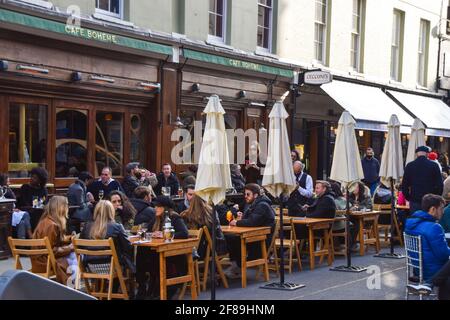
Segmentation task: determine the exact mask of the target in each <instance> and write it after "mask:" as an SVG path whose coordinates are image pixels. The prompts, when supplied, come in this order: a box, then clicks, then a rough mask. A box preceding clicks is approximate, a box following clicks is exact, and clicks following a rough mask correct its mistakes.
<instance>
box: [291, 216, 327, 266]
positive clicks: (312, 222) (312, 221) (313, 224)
mask: <svg viewBox="0 0 450 320" xmlns="http://www.w3.org/2000/svg"><path fill="white" fill-rule="evenodd" d="M289 218H290V219H292V222H293V223H294V224H299V225H304V226H306V227H307V228H308V241H309V257H310V259H309V267H310V269H311V270H314V268H315V257H316V256H323V255H324V254H328V263H329V264H331V263H330V259H331V257H332V255H331V252H330V250H331V248H328V249H327V250H326V251H327V252H325V251H324V250H319V251H315V250H314V229H315V228H320V227H321V226H325V225H327V226H329V225H330V224H333V222H334V219H327V218H324V219H322V218H306V217H289Z"/></svg>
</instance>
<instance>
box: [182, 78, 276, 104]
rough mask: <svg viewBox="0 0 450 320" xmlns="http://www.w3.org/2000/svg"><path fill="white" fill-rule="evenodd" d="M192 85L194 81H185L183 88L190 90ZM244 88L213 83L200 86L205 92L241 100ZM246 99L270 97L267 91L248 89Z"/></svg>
mask: <svg viewBox="0 0 450 320" xmlns="http://www.w3.org/2000/svg"><path fill="white" fill-rule="evenodd" d="M191 86H192V83H190V82H184V81H183V86H182V89H183V90H184V91H190V90H191ZM241 90H242V89H229V88H224V87H217V86H213V85H207V84H202V85H201V87H200V91H201V93H203V94H205V93H206V94H208V95H211V94H217V95H219V97H222V96H224V97H231V98H236V100H239V99H240V98H239V96H238V94H239V91H241ZM243 99H245V100H256V101H266V100H267V99H268V95H267V93H266V92H264V93H261V92H253V91H246V97H245V98H243Z"/></svg>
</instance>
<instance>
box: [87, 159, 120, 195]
mask: <svg viewBox="0 0 450 320" xmlns="http://www.w3.org/2000/svg"><path fill="white" fill-rule="evenodd" d="M115 190H118V191H121V192H123V189H122V186H121V185H120V183H119V181H117V180H114V179H113V178H112V169H111V168H110V167H104V168H103V169H102V173H101V176H100V178H99V179H98V180H96V181H94V182H92V183H91V184H90V185H89V186H88V187H87V191H88V192H90V193H91V194H92V195H93V196H94V199H95V201H98V200H103V199H106V198H107V197H108V195H109V194H110V193H111V192H112V191H115ZM100 191H103V196H102V199H100V197H99V193H100Z"/></svg>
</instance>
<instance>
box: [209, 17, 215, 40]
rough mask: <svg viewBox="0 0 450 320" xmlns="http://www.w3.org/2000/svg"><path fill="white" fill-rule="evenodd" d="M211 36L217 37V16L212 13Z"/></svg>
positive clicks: (210, 18) (210, 22)
mask: <svg viewBox="0 0 450 320" xmlns="http://www.w3.org/2000/svg"><path fill="white" fill-rule="evenodd" d="M209 34H210V35H212V36H214V35H216V16H215V15H214V14H212V13H210V14H209Z"/></svg>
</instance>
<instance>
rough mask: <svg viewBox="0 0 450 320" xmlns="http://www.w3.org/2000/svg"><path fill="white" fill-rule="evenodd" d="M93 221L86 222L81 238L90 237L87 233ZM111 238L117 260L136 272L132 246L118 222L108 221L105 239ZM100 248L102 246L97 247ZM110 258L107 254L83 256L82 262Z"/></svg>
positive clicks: (106, 260)
mask: <svg viewBox="0 0 450 320" xmlns="http://www.w3.org/2000/svg"><path fill="white" fill-rule="evenodd" d="M93 224H94V222H88V223H87V224H86V226H85V227H84V229H83V231H82V232H81V235H80V238H81V239H90V237H89V233H90V230H91V228H92V225H93ZM108 238H113V240H114V245H115V247H116V251H117V255H118V257H119V262H120V264H121V265H122V267H123V268H128V269H130V270H131V271H132V272H133V273H134V272H136V267H135V265H134V263H133V258H132V257H133V247H132V245H131V242H130V240H128V236H127V234H126V233H125V229H124V228H123V226H122V225H121V224H119V223H115V222H110V223H108V226H107V229H106V237H105V239H108ZM98 249H99V250H101V249H102V248H98ZM110 260H111V257H108V256H98V257H96V256H85V258H84V259H83V262H84V263H85V264H87V263H92V264H95V263H107V262H109V261H110Z"/></svg>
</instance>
